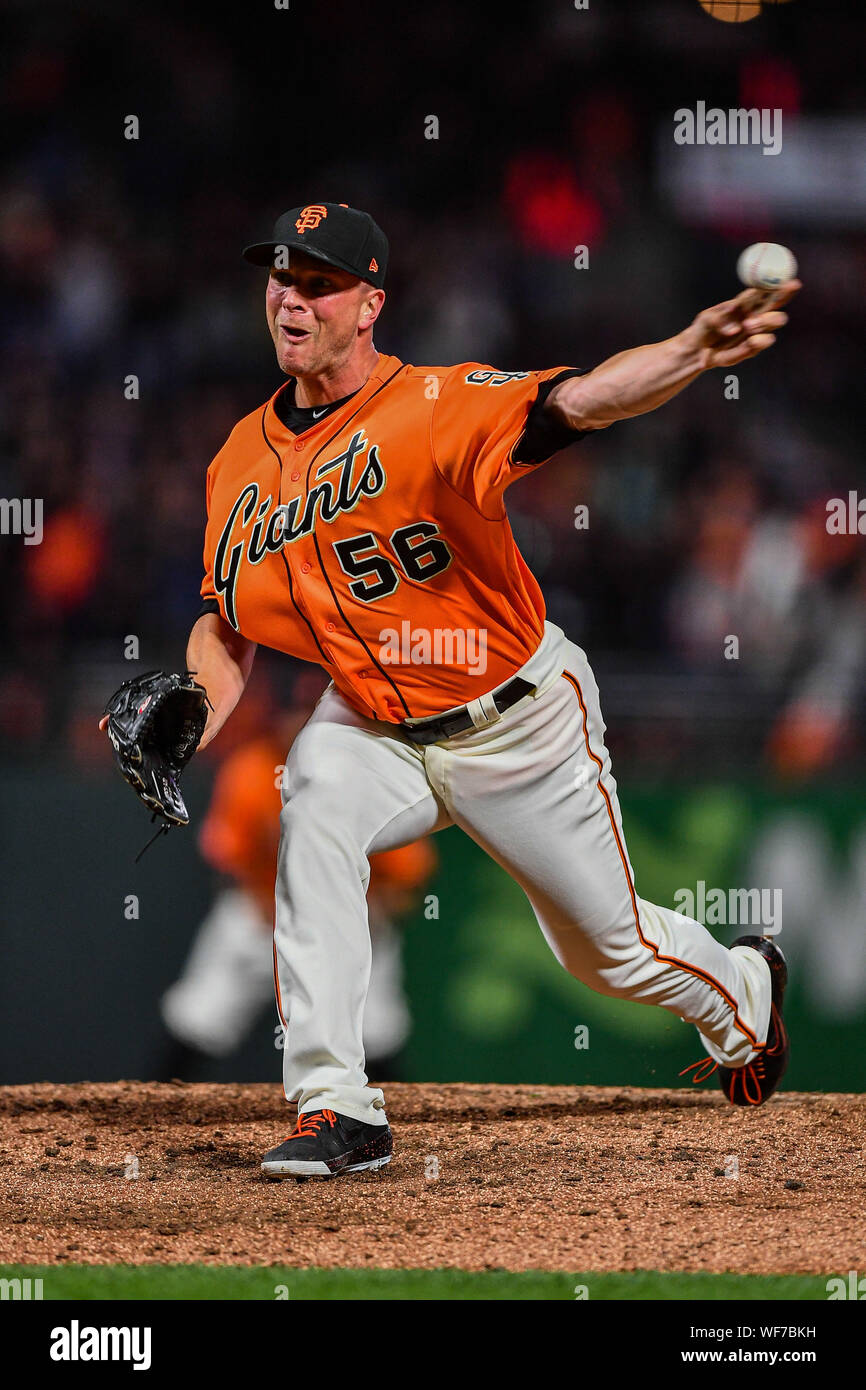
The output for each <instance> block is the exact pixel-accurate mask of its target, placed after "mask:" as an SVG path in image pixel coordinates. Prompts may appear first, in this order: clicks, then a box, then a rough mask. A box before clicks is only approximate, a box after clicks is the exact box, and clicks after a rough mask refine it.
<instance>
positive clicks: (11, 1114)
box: [0, 1081, 866, 1275]
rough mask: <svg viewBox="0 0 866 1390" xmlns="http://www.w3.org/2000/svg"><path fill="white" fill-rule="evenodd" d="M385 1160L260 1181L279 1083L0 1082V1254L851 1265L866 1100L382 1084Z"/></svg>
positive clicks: (538, 1265)
mask: <svg viewBox="0 0 866 1390" xmlns="http://www.w3.org/2000/svg"><path fill="white" fill-rule="evenodd" d="M388 1113H389V1116H390V1119H391V1125H392V1128H393V1129H394V1132H395V1153H394V1158H393V1160H392V1162H391V1164H390V1165H389V1166H388V1167H387V1168H384V1169H382V1170H381V1171H380V1172H377V1173H359V1174H356V1175H351V1176H345V1177H341V1178H336V1179H333V1180H331V1181H316V1180H310V1181H307V1182H304V1183H296V1182H294V1181H292V1180H284V1181H282V1182H272V1181H269V1180H268V1179H266V1178H265V1177H264V1176H263V1175H262V1173H261V1171H260V1169H259V1166H258V1165H259V1160H260V1157H261V1154H262V1153H263V1152H264V1151H265V1150H266V1149H268V1148H269V1147H271V1145H273V1144H274V1143H275V1142H278V1141H279V1140H280V1139H281V1138H283V1136H284V1135H285V1134H287V1133H288V1131H289V1129H290V1128H291V1124H292V1122H293V1117H292V1115H291V1112H290V1111H289V1108H288V1107H287V1106H286V1105H285V1104H284V1102H283V1101H282V1098H281V1096H280V1093H279V1090H278V1088H277V1087H276V1086H190V1085H180V1084H177V1085H152V1084H142V1083H138V1082H129V1081H125V1082H119V1083H118V1084H116V1085H90V1084H83V1085H75V1086H53V1085H49V1084H45V1085H38V1086H9V1087H4V1088H0V1262H3V1263H19V1262H20V1263H33V1264H37V1263H38V1264H53V1263H55V1262H58V1261H64V1260H68V1261H74V1262H80V1263H86V1264H111V1263H128V1264H147V1263H170V1262H177V1261H182V1262H186V1261H202V1262H204V1263H206V1264H288V1265H325V1266H336V1265H353V1266H361V1267H363V1266H365V1265H369V1266H381V1267H387V1268H402V1267H413V1268H415V1267H427V1268H430V1267H434V1266H458V1267H461V1268H464V1269H491V1268H504V1269H575V1270H616V1269H623V1270H629V1269H638V1268H657V1269H669V1270H712V1271H719V1270H740V1271H743V1272H753V1273H813V1274H823V1273H827V1274H828V1275H829V1274H832V1273H839V1272H842V1273H844V1272H845V1271H847V1270H849V1269H864V1268H866V1234H864V1232H866V1220H864V1216H866V1169H864V1161H863V1140H864V1133H866V1096H862V1095H797V1094H784V1093H783V1094H782V1095H779V1096H776V1097H774V1098H773V1100H772V1101H770V1102H769V1103H768V1104H767V1105H766V1106H764V1107H762V1108H761V1109H758V1110H739V1109H735V1108H733V1107H731V1106H729V1105H728V1104H727V1103H726V1102H725V1101H724V1099H723V1098H722V1096H721V1095H720V1093H719V1092H717V1091H715V1092H714V1091H711V1090H710V1091H703V1092H700V1093H693V1092H691V1091H686V1090H679V1091H650V1090H637V1089H626V1090H620V1089H616V1088H607V1087H586V1088H582V1089H572V1088H569V1087H564V1086H473V1085H459V1086H457V1085H449V1086H437V1085H427V1086H398V1085H394V1086H389V1087H388Z"/></svg>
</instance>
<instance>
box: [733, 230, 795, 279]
mask: <svg viewBox="0 0 866 1390" xmlns="http://www.w3.org/2000/svg"><path fill="white" fill-rule="evenodd" d="M796 274H797V262H796V259H795V257H794V254H793V252H791V251H789V250H788V248H787V246H779V244H778V243H777V242H775V241H756V242H755V244H754V246H747V247H746V249H745V251H744V252H743V254H742V255H741V256H740V259H739V260H738V261H737V275H738V276H739V278H740V279H741V280H742V282H743V284H744V285H750V286H752V287H753V288H755V289H762V290H776V289H778V288H779V286H780V285H784V283H785V281H786V280H793V278H794V276H795V275H796Z"/></svg>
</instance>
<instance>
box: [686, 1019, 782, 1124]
mask: <svg viewBox="0 0 866 1390" xmlns="http://www.w3.org/2000/svg"><path fill="white" fill-rule="evenodd" d="M770 1025H771V1032H773V1033H774V1036H773V1043H772V1046H770V1047H767V1046H766V1045H765V1046H764V1047H763V1049H762V1050H761V1051H760V1052H759V1053H758V1055H757V1057H755V1058H754V1060H753V1061H751V1062H748V1063H747V1064H746V1066H744V1067H731V1068H730V1069H729V1070H730V1071H732V1072H733V1080H732V1081H731V1091H732V1092H733V1091H735V1090H736V1086H737V1079H738V1078H739V1080H740V1084H741V1085H742V1088H743V1097H744V1099H745V1100H746V1102H747V1103H748V1104H749V1105H760V1104H761V1100H762V1097H763V1091H762V1089H761V1086H762V1083H763V1082H764V1081H766V1079H767V1070H766V1067H765V1066H764V1058H765V1057H778V1056H779V1055H780V1054H781V1053H782V1052H784V1050H785V1030H784V1025H783V1024H782V1020H781V1017H780V1015H779V1011H778V1009H777V1008H776V1005H775V1004H773V1005H772V1007H771V1009H770ZM718 1067H719V1063H718V1062H716V1061H715V1060H714V1059H713V1058H712V1057H702V1058H701V1060H700V1061H699V1062H692V1063H691V1064H690V1065H689V1066H687V1067H683V1069H682V1071H681V1072H680V1073H679V1074H680V1076H685V1075H686V1073H687V1072H690V1071H693V1072H694V1076H693V1077H692V1081H693V1083H694V1084H695V1085H696V1086H698V1085H700V1083H701V1082H702V1081H706V1080H707V1078H708V1077H710V1076H712V1074H713V1072H714V1071H717V1070H718ZM750 1085H753V1086H754V1087H755V1090H756V1092H757V1097H756V1098H755V1097H754V1096H752V1095H750V1094H749V1086H750Z"/></svg>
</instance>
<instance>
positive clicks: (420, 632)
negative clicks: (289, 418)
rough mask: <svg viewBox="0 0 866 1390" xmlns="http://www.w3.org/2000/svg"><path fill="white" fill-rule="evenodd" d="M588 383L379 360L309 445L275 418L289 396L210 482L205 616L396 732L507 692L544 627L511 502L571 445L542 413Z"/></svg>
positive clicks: (258, 422) (564, 371)
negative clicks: (302, 668) (517, 485)
mask: <svg viewBox="0 0 866 1390" xmlns="http://www.w3.org/2000/svg"><path fill="white" fill-rule="evenodd" d="M582 371H583V369H581V368H575V367H557V368H552V369H550V370H548V371H526V372H500V371H497V370H495V369H494V368H492V367H489V366H485V365H483V364H482V363H478V362H462V363H459V364H458V365H456V366H452V367H414V366H410V365H408V364H404V363H403V362H401V361H400V360H399V359H398V358H396V357H388V356H385V355H383V354H381V353H380V354H379V360H378V365H377V366H376V368H375V370H374V371H373V373H372V375H371V376H370V377H369V379H368V380H367V382H366V383H365V384H364V385H363V386H362V387H361V389H360V390H359V391H357V392H355V394H354V395H352V396H350V397H349V398H348V400H346V401H345V402H344V403H343V404H341V405H339V406H338V407H337V409H336V410H334V411H332V412H330V413H328V414H327V415H325V416H324V417H323V418H322V420H321V421H320V422H318V423H314V424H313V425H312V427H311V428H309V429H306V430H305V431H304V432H303V433H301V434H294V433H292V431H291V430H290V429H289V428H288V426H287V425H286V424H285V423H284V422H283V420H282V419H281V418H280V415H281V413H283V414H284V413H285V412H284V411H283V412H279V411H278V409H277V408H276V407H275V402H277V398H278V397H279V396H280V392H285V391H287V390H289V391H291V390H292V389H293V387H292V382H291V381H289V382H287V383H284V384H283V386H281V387H280V390H279V391H277V392H275V394H274V395H273V396H272V397H271V399H270V400H269V401H268V402H267V403H266V404H265V405H264V406H262V407H260V408H259V409H257V410H254V411H253V412H252V413H251V414H250V415H247V416H246V417H245V418H244V419H243V420H241V421H240V422H239V423H238V424H237V425H236V426H235V428H234V430H233V431H232V433H231V435H230V436H229V438H228V440H227V441H226V443H225V445H224V446H223V448H222V449H221V450H220V452H219V453H218V454H217V456H216V458H215V459H214V461H213V463H212V464H211V466H210V469H209V470H208V480H207V507H208V522H207V532H206V536H205V548H204V563H205V577H204V582H203V584H202V589H201V593H202V597H203V598H204V600H205V611H207V610H208V609H209V610H210V611H214V612H215V611H219V612H220V613H221V614H222V616H223V617H224V618H225V619H226V620H227V621H228V622H229V623H230V624H231V625H232V627H234V628H235V629H236V630H237V631H238V632H240V633H242V634H243V636H245V637H247V638H249V639H250V640H251V641H253V642H259V643H262V644H263V645H265V646H268V647H274V648H276V649H277V650H278V651H283V652H287V653H289V654H290V655H292V656H295V657H300V658H302V659H303V660H305V661H313V662H317V663H319V664H320V665H321V666H324V667H325V669H326V670H327V671H328V673H329V675H330V676H331V678H332V680H333V681H334V684H335V686H336V687H337V689H338V690H339V691H340V692H341V693H342V694H343V696H344V697H345V698H346V699H347V700H348V701H349V703H350V704H351V705H353V706H354V708H356V709H357V710H359V711H360V712H361V713H363V714H366V715H368V716H371V717H373V718H376V719H381V720H385V721H387V722H390V723H399V722H400V721H402V720H403V719H407V718H424V717H427V716H431V715H436V714H441V713H442V712H443V711H444V710H448V709H452V708H454V707H455V706H458V705H462V704H466V703H467V702H468V701H470V700H473V699H475V698H477V696H479V695H483V694H484V693H485V692H486V691H488V690H492V689H493V688H494V687H495V686H497V685H501V684H502V683H503V682H504V681H506V680H508V678H509V677H510V676H511V675H512V674H513V673H514V671H515V670H517V669H518V667H520V666H522V665H523V664H524V662H526V661H527V660H528V659H529V657H530V656H531V655H532V654H533V652H534V651H535V649H536V647H537V646H538V644H539V642H540V640H541V637H542V634H543V625H544V613H545V609H544V600H543V598H542V595H541V590H540V589H539V586H538V584H537V582H536V580H535V578H534V577H533V575H532V574H531V573H530V571H529V569H528V567H527V565H526V563H525V561H524V560H523V557H522V556H521V555H520V552H519V551H518V549H517V546H516V544H515V542H514V537H513V535H512V533H511V527H510V525H509V522H508V518H507V516H506V512H505V503H504V496H503V494H504V492H505V489H506V488H507V487H508V485H509V484H510V483H511V482H513V481H514V479H515V478H518V477H521V476H523V475H524V474H525V473H526V472H528V471H530V470H531V469H532V468H534V467H536V466H537V465H538V464H539V463H542V462H543V461H544V459H546V458H549V457H550V455H551V454H552V453H555V452H556V450H557V449H559V448H562V447H563V445H564V444H566V443H569V442H571V440H572V439H575V438H579V437H580V434H579V432H576V431H569V430H566V429H563V427H562V426H560V425H558V424H557V423H556V422H555V421H554V419H553V417H552V416H550V415H549V414H548V413H547V412H544V411H543V410H542V409H541V407H542V404H543V401H544V399H545V398H546V396H547V395H548V394H549V392H550V390H551V389H552V387H553V385H554V384H555V383H557V382H558V381H560V380H564V379H565V378H566V377H569V376H579V375H581V374H582ZM283 399H285V398H283ZM533 407H535V409H534V410H533ZM528 423H529V424H530V425H531V427H532V428H531V430H530V429H529V428H528ZM524 432H525V433H524ZM519 442H520V447H519V448H518V444H519ZM528 445H531V448H530V449H529V453H528V457H526V456H525V455H526V453H527V446H528ZM515 455H517V457H516V456H515Z"/></svg>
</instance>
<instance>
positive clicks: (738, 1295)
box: [0, 1264, 827, 1302]
mask: <svg viewBox="0 0 866 1390" xmlns="http://www.w3.org/2000/svg"><path fill="white" fill-rule="evenodd" d="M14 1278H19V1279H27V1278H29V1279H31V1280H32V1279H42V1281H43V1287H42V1293H43V1298H44V1299H45V1300H61V1301H62V1300H65V1299H70V1300H74V1301H78V1300H87V1301H94V1300H95V1301H98V1300H102V1299H111V1300H115V1299H146V1300H152V1299H171V1300H173V1299H181V1300H184V1299H193V1300H204V1301H209V1300H212V1299H227V1300H234V1299H252V1300H266V1301H273V1300H274V1299H276V1298H277V1296H278V1290H279V1291H280V1296H281V1297H282V1298H285V1297H286V1291H287V1292H288V1297H289V1299H291V1300H293V1301H299V1300H300V1301H310V1300H338V1301H339V1300H347V1299H352V1300H354V1299H363V1300H370V1299H375V1300H378V1299H396V1300H401V1301H403V1300H407V1299H415V1300H430V1299H436V1300H448V1301H455V1300H457V1301H464V1300H467V1299H476V1300H477V1299H480V1300H497V1301H498V1300H503V1299H504V1300H508V1299H512V1300H518V1301H525V1300H529V1299H533V1300H544V1301H557V1302H562V1301H571V1300H573V1299H574V1298H575V1296H576V1295H575V1286H576V1285H585V1286H586V1289H587V1291H588V1297H589V1299H590V1300H611V1299H613V1300H632V1299H664V1300H676V1299H702V1300H735V1301H737V1302H739V1301H740V1300H763V1299H790V1300H803V1299H809V1300H821V1301H825V1300H826V1298H827V1290H826V1279H825V1278H824V1276H823V1275H822V1276H817V1275H754V1274H669V1273H661V1272H659V1271H658V1270H651V1269H648V1270H638V1271H636V1272H635V1273H631V1274H593V1273H584V1274H580V1273H568V1272H559V1271H548V1270H529V1271H525V1272H521V1273H516V1274H512V1273H509V1272H508V1271H506V1270H490V1271H488V1272H484V1273H470V1272H469V1271H467V1270H460V1269H432V1270H425V1269H405V1270H401V1269H393V1270H392V1269H290V1268H287V1267H286V1266H284V1265H264V1266H263V1265H259V1266H255V1267H252V1268H249V1267H246V1266H240V1265H220V1266H214V1265H71V1264H64V1265H0V1279H14ZM280 1286H282V1289H281V1290H280ZM31 1287H32V1286H31Z"/></svg>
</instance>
